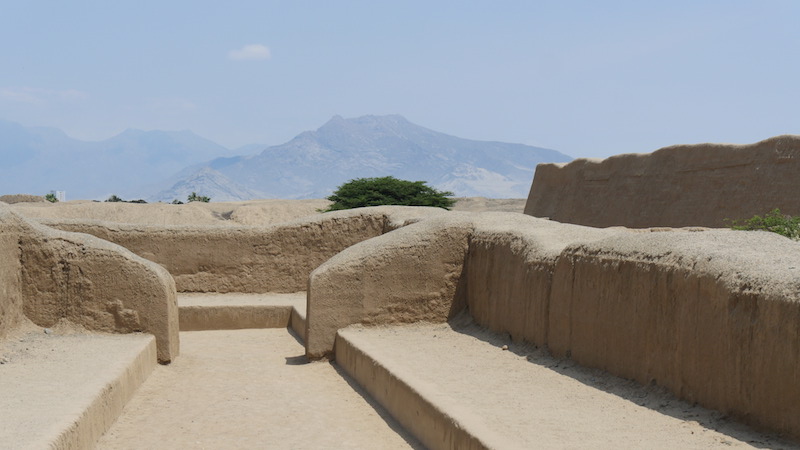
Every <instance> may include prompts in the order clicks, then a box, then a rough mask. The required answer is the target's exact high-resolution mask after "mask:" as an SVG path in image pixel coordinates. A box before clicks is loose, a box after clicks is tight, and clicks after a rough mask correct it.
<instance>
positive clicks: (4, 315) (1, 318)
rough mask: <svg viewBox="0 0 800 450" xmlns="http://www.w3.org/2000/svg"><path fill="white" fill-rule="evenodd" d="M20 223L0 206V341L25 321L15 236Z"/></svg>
mask: <svg viewBox="0 0 800 450" xmlns="http://www.w3.org/2000/svg"><path fill="white" fill-rule="evenodd" d="M23 226H24V224H23V222H22V220H21V219H20V218H19V217H17V216H16V215H14V214H12V213H10V212H9V211H8V209H7V208H4V207H2V206H0V339H2V338H3V337H4V336H6V334H8V332H9V331H11V330H12V329H14V328H15V327H16V326H17V325H19V324H20V322H22V321H23V320H24V318H25V314H24V312H23V299H22V278H21V273H22V265H21V263H20V248H19V242H18V240H19V235H20V233H22V230H23Z"/></svg>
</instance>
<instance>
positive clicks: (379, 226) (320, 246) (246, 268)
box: [43, 206, 447, 293]
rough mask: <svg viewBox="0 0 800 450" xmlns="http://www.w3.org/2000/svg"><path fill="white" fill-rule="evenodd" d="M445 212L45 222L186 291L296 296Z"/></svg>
mask: <svg viewBox="0 0 800 450" xmlns="http://www.w3.org/2000/svg"><path fill="white" fill-rule="evenodd" d="M446 213H447V211H445V210H443V209H440V208H421V207H419V208H415V207H403V206H381V207H373V208H359V209H354V210H348V211H339V212H333V213H328V214H317V215H314V216H311V217H308V218H303V219H298V220H295V221H291V222H285V223H281V224H277V225H270V226H266V227H215V226H188V225H186V226H177V225H176V226H156V225H131V224H115V223H111V222H90V221H78V220H65V219H62V220H55V219H52V220H47V221H43V223H45V224H47V225H48V226H51V227H55V228H59V229H62V230H68V231H74V232H81V233H88V234H91V235H94V236H97V237H99V238H101V239H105V240H108V241H110V242H114V243H116V244H119V245H121V246H123V247H125V248H127V249H129V250H131V251H132V252H134V253H136V254H137V255H139V256H141V257H143V258H146V259H148V260H151V261H155V262H157V263H158V264H160V265H162V266H163V267H165V268H166V269H167V270H168V271H169V273H170V274H171V275H172V277H173V278H174V279H175V283H176V285H177V289H178V291H180V292H218V293H226V292H244V293H264V292H286V293H289V292H298V291H305V290H306V288H307V285H308V274H309V273H311V271H312V270H314V269H315V268H317V267H318V266H319V265H320V264H322V263H323V262H325V261H326V260H327V259H329V258H330V257H332V256H333V255H335V254H336V253H338V252H340V251H342V250H344V249H345V248H347V247H349V246H351V245H353V244H355V243H358V242H361V241H363V240H366V239H370V238H372V237H375V236H379V235H381V234H383V233H385V232H387V231H390V230H393V229H395V228H397V227H401V226H403V225H404V224H406V223H409V222H414V221H418V220H421V219H423V218H425V217H429V216H434V215H440V214H446Z"/></svg>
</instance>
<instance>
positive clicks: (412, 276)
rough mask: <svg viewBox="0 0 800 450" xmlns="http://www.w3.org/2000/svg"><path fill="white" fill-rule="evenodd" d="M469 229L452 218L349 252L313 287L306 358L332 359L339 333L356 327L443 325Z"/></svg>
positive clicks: (452, 308) (317, 275) (319, 272)
mask: <svg viewBox="0 0 800 450" xmlns="http://www.w3.org/2000/svg"><path fill="white" fill-rule="evenodd" d="M471 231H472V223H471V221H470V220H469V215H468V214H463V213H455V212H451V213H448V214H446V215H442V216H439V217H433V218H430V219H427V220H424V221H422V222H420V223H416V224H413V225H409V226H407V227H404V228H402V229H399V230H396V231H393V232H392V233H388V234H385V235H383V236H380V237H376V238H374V239H370V240H367V241H363V242H361V243H359V244H357V245H354V246H352V247H349V248H347V249H345V250H344V251H342V252H341V253H339V254H337V255H336V256H334V257H333V258H331V259H329V260H328V261H326V262H325V263H324V264H322V265H321V266H319V267H317V268H316V270H314V271H313V272H312V273H311V275H310V276H309V281H308V304H307V307H306V334H305V335H306V355H307V356H308V357H309V358H312V359H317V358H322V357H326V356H332V353H333V344H334V340H335V337H336V331H337V330H338V329H340V328H343V327H346V326H347V325H350V324H354V323H364V324H385V323H410V322H416V321H420V320H427V321H438V322H444V321H446V320H447V319H448V318H450V317H452V315H454V314H455V313H456V312H458V311H459V310H460V309H461V308H460V306H459V305H454V304H453V299H454V298H455V296H456V290H457V288H458V283H459V280H460V278H461V272H462V270H463V264H464V255H465V254H466V251H467V245H468V237H469V234H470V232H471Z"/></svg>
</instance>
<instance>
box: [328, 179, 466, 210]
mask: <svg viewBox="0 0 800 450" xmlns="http://www.w3.org/2000/svg"><path fill="white" fill-rule="evenodd" d="M452 195H453V193H452V192H448V191H438V190H436V189H434V188H432V187H430V186H428V185H426V184H425V182H424V181H406V180H398V179H397V178H395V177H381V178H357V179H355V180H350V181H348V182H347V183H344V184H342V185H341V186H339V187H338V188H337V189H336V191H334V192H333V195H331V196H329V197H327V199H328V200H330V201H332V202H333V204H332V205H330V206H329V207H328V209H327V210H326V211H338V210H341V209H351V208H361V207H364V206H380V205H406V206H435V207H438V208H444V209H450V207H452V206H453V204H455V200H453V199H451V198H448V197H450V196H452Z"/></svg>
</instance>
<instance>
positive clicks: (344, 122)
mask: <svg viewBox="0 0 800 450" xmlns="http://www.w3.org/2000/svg"><path fill="white" fill-rule="evenodd" d="M259 148H261V149H263V146H255V145H252V146H245V147H243V148H241V149H240V150H238V151H241V152H252V151H257V150H258V149H259ZM571 159H572V158H570V157H569V156H566V155H564V154H562V153H559V152H557V151H555V150H549V149H544V148H538V147H531V146H527V145H522V144H507V143H502V142H484V141H473V140H468V139H462V138H458V137H454V136H449V135H446V134H443V133H439V132H436V131H433V130H429V129H427V128H424V127H421V126H419V125H415V124H413V123H411V122H409V121H408V120H406V119H405V118H403V117H402V116H398V115H391V116H364V117H359V118H355V119H344V118H342V117H339V116H336V117H334V118H332V119H331V120H330V121H328V122H327V123H326V124H324V125H323V126H322V127H320V128H319V129H317V130H316V131H306V132H303V133H301V134H299V135H298V136H297V137H295V138H294V139H292V140H291V141H289V142H287V143H285V144H282V145H277V146H272V147H267V148H266V149H263V150H262V151H261V152H260V153H257V154H251V155H241V156H235V151H231V150H229V149H227V148H225V147H223V146H221V145H219V144H216V143H214V142H212V141H209V140H207V139H204V138H201V137H199V136H197V135H195V134H193V133H192V132H190V131H180V132H165V131H139V130H128V131H125V132H123V133H121V134H119V135H117V136H115V137H113V138H111V139H107V140H104V141H99V142H86V141H80V140H76V139H72V138H70V137H68V136H67V135H66V134H64V133H63V132H61V131H60V130H58V129H55V128H33V127H24V126H21V125H19V124H15V123H13V122H6V121H0V163H1V165H0V194H15V193H32V194H40V195H43V194H44V193H47V192H49V191H50V190H65V191H67V198H68V199H77V198H86V199H101V200H102V199H105V198H107V197H108V196H109V195H111V194H112V193H113V194H117V195H119V196H121V197H123V198H126V199H134V198H145V199H147V200H148V201H167V202H169V201H172V200H173V199H181V200H184V199H185V198H186V196H187V195H188V194H189V193H191V192H197V193H198V194H201V195H205V196H209V197H211V198H212V201H215V200H216V201H230V200H246V199H252V198H297V199H299V198H322V197H325V196H327V195H330V193H331V192H332V191H333V190H334V189H335V188H336V186H338V185H340V184H342V183H343V182H346V181H348V180H350V179H353V178H361V177H378V176H386V175H392V176H395V177H398V178H402V179H408V180H414V181H417V180H423V181H427V182H428V183H429V184H430V185H432V186H435V187H436V188H439V189H444V190H450V191H453V192H454V193H455V194H456V195H457V196H483V197H494V198H520V197H526V196H527V195H528V190H529V189H530V184H531V180H532V178H533V172H534V169H535V167H536V165H537V164H538V163H540V162H566V161H569V160H571Z"/></svg>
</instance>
